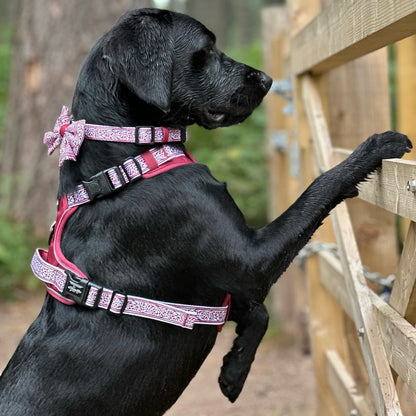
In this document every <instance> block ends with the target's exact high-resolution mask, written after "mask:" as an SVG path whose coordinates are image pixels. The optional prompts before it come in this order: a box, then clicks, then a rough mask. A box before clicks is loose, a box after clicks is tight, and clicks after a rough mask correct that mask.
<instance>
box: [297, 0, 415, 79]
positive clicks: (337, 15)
mask: <svg viewBox="0 0 416 416" xmlns="http://www.w3.org/2000/svg"><path fill="white" fill-rule="evenodd" d="M415 27H416V1H415V0H401V1H396V0H354V1H351V0H335V1H333V2H332V3H330V4H329V5H328V6H327V7H326V8H325V9H324V10H323V11H322V12H321V13H320V14H319V15H318V16H317V17H316V18H315V19H314V20H313V21H312V22H311V23H310V24H309V25H308V26H306V27H305V28H304V29H303V30H302V31H301V32H299V33H298V34H297V35H296V36H295V37H294V38H293V39H292V42H291V48H292V50H293V51H295V53H293V54H292V56H291V58H292V64H291V65H292V71H293V72H294V73H295V74H296V75H300V74H302V73H305V72H309V71H311V72H314V73H321V72H324V71H327V70H329V69H331V68H334V67H336V66H338V65H341V64H344V63H346V62H348V61H351V60H353V59H355V58H358V57H360V56H363V55H365V54H367V53H369V52H372V51H375V50H377V49H380V48H381V47H383V46H386V45H388V44H391V43H394V42H396V41H398V40H400V39H403V38H405V37H407V36H410V35H412V34H414V33H415Z"/></svg>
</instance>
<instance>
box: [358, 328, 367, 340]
mask: <svg viewBox="0 0 416 416" xmlns="http://www.w3.org/2000/svg"><path fill="white" fill-rule="evenodd" d="M364 334H365V330H364V328H363V327H360V328H358V329H357V335H358V336H359V337H360V338H363V337H364Z"/></svg>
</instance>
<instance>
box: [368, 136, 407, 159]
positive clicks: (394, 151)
mask: <svg viewBox="0 0 416 416" xmlns="http://www.w3.org/2000/svg"><path fill="white" fill-rule="evenodd" d="M363 147H364V149H363V150H364V151H366V152H368V155H369V156H370V157H371V156H373V157H374V158H375V159H376V160H375V162H376V163H377V162H378V163H381V160H382V159H393V158H400V157H402V156H403V155H404V154H405V153H409V152H410V150H411V149H412V147H413V145H412V142H411V141H410V140H409V139H408V137H407V136H405V135H404V134H400V133H396V132H394V131H386V132H384V133H381V134H373V135H372V136H371V137H369V138H368V139H367V140H366V141H365V142H364V143H363Z"/></svg>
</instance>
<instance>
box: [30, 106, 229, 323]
mask: <svg viewBox="0 0 416 416" xmlns="http://www.w3.org/2000/svg"><path fill="white" fill-rule="evenodd" d="M63 112H64V111H63ZM61 117H62V114H61ZM58 123H61V124H62V122H59V119H58V122H57V124H56V125H55V129H54V130H56V129H58V135H59V137H55V139H54V140H55V142H54V141H53V140H49V141H48V140H47V136H48V135H49V138H50V137H51V135H52V134H55V133H53V132H49V133H46V134H45V140H44V141H45V142H46V143H47V144H48V146H49V149H51V148H52V147H53V146H54V147H53V149H52V151H53V150H54V149H55V148H56V147H57V146H59V145H60V146H61V149H60V151H61V156H62V154H63V153H65V152H66V150H64V152H63V151H62V146H70V147H71V149H74V146H71V140H72V141H73V140H78V139H77V138H74V139H71V137H68V133H67V132H66V130H68V126H71V123H66V124H67V126H65V124H64V127H65V129H62V126H61V127H57V125H58ZM83 126H84V130H83V131H92V130H95V131H96V132H97V131H100V132H101V133H100V135H101V136H100V137H104V136H105V137H106V138H107V139H102V140H110V139H108V138H109V137H110V136H111V137H112V140H111V141H122V142H126V140H128V139H126V136H127V135H133V137H134V141H135V142H136V143H148V142H147V136H148V135H149V131H150V140H151V141H150V142H149V143H157V142H159V143H166V142H178V141H184V139H186V134H184V132H183V131H181V130H175V129H167V128H165V127H157V128H155V127H149V128H147V127H146V128H119V127H106V126H96V125H88V124H85V123H84V124H83ZM90 128H91V130H88V129H90ZM120 130H121V131H122V132H123V135H122V136H118V133H119V132H120ZM73 131H75V130H73ZM127 132H130V133H128V134H127ZM124 133H126V134H124ZM65 134H66V135H67V138H66V144H64V145H63V144H62V139H63V136H64V135H65ZM95 134H97V133H95ZM74 137H75V135H74ZM91 137H92V136H88V137H87V138H91ZM120 137H122V138H121V139H120V140H119V138H120ZM57 140H60V142H59V144H58V145H56V146H55V144H56V141H57ZM95 140H100V139H98V138H96V137H95ZM71 151H72V155H71V159H72V160H75V157H76V155H77V154H78V151H79V147H78V150H76V151H73V150H71ZM50 153H51V152H50ZM64 160H65V159H64ZM195 162H196V160H195V159H194V158H193V157H192V156H191V155H190V154H189V153H188V152H186V151H184V150H182V149H181V148H178V147H177V146H175V145H169V144H162V145H160V146H157V147H154V148H151V149H150V150H148V151H146V152H144V153H142V154H141V155H139V156H136V157H131V158H129V159H127V160H126V161H125V162H124V163H122V164H121V165H118V166H114V167H111V168H109V169H106V170H105V171H102V172H100V173H98V174H97V175H94V176H93V177H92V178H90V179H89V180H88V181H83V182H82V183H81V184H79V185H78V186H77V187H76V189H75V190H74V191H73V192H71V193H69V194H67V195H64V196H63V197H62V198H61V200H60V201H59V207H58V213H57V217H56V221H55V223H54V229H53V232H52V235H51V240H50V245H49V250H48V251H46V250H43V249H37V250H36V251H35V254H34V256H33V259H32V262H31V267H32V270H33V272H34V274H35V276H37V277H38V278H39V279H40V280H42V281H43V282H44V283H45V286H46V290H47V291H48V293H49V294H50V295H51V296H53V297H54V298H55V299H57V300H59V301H60V302H62V303H64V304H66V305H74V304H78V305H81V306H84V307H87V308H92V309H95V308H101V309H105V310H107V311H108V312H111V313H112V314H115V315H118V316H119V315H132V316H139V317H143V318H149V319H154V320H157V321H162V322H166V323H170V324H173V325H177V326H181V327H183V328H187V329H192V328H193V326H194V325H195V324H202V325H217V326H218V330H221V328H222V326H223V325H224V323H225V322H226V321H227V318H228V314H229V309H230V300H231V298H230V295H228V294H227V295H226V298H225V300H224V303H223V305H222V306H219V307H211V306H195V305H184V304H177V303H170V302H161V301H155V300H151V299H146V298H141V297H138V296H132V295H127V294H124V293H120V292H117V291H115V290H111V289H107V288H103V287H101V286H98V285H96V284H94V283H92V282H91V281H90V280H89V279H88V277H87V276H86V275H85V274H84V273H83V272H82V271H81V270H80V269H79V268H78V267H77V266H76V265H75V264H73V263H71V262H70V261H69V260H67V259H66V258H65V256H64V255H63V253H62V251H61V239H62V233H63V231H64V228H65V225H66V223H67V221H68V219H69V218H70V217H71V216H72V215H73V214H74V212H75V211H76V210H77V209H78V207H79V206H80V205H82V204H85V203H89V202H91V201H93V200H94V199H95V198H101V197H104V196H106V195H109V194H111V193H113V192H116V191H117V190H119V189H121V188H123V187H125V186H126V185H128V184H129V183H130V182H133V181H136V180H138V179H140V178H150V177H153V176H155V175H157V174H159V173H162V172H165V171H167V170H170V169H173V168H175V167H177V166H181V165H185V164H189V163H195Z"/></svg>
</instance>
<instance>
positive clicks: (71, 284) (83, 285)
mask: <svg viewBox="0 0 416 416" xmlns="http://www.w3.org/2000/svg"><path fill="white" fill-rule="evenodd" d="M65 274H66V281H65V286H64V289H63V291H62V296H64V297H65V298H67V299H70V300H73V301H74V302H75V303H77V304H78V305H81V306H85V307H87V308H90V309H96V308H98V303H99V302H100V298H101V293H102V291H103V288H102V287H101V286H98V285H96V284H94V283H91V282H90V281H89V280H88V279H83V278H82V277H79V276H77V275H75V274H74V273H72V272H70V271H69V270H66V271H65ZM91 287H94V288H95V289H96V290H97V294H96V297H95V300H94V304H93V305H89V304H87V303H86V302H87V298H88V294H89V292H90V289H91Z"/></svg>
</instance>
